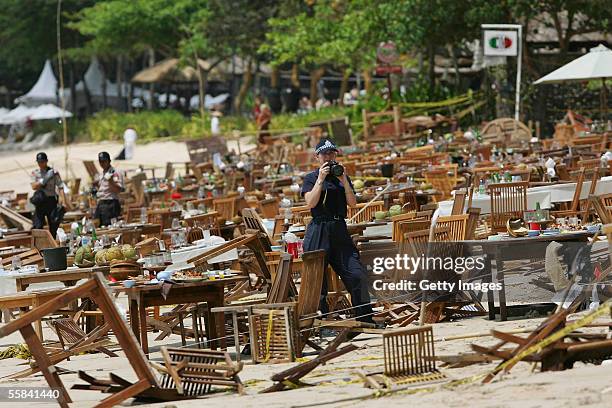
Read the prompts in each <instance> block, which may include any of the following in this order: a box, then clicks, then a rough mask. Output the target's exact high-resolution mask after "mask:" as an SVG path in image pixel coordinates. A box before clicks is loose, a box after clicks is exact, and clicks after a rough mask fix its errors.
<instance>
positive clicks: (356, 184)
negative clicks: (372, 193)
mask: <svg viewBox="0 0 612 408" xmlns="http://www.w3.org/2000/svg"><path fill="white" fill-rule="evenodd" d="M364 186H365V183H364V182H363V180H355V181H354V182H353V187H355V190H362V189H363V187H364Z"/></svg>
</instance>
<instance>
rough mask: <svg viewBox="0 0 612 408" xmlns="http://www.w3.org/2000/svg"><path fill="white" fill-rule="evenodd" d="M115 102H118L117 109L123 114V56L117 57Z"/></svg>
mask: <svg viewBox="0 0 612 408" xmlns="http://www.w3.org/2000/svg"><path fill="white" fill-rule="evenodd" d="M116 79H117V100H118V101H119V106H117V109H119V110H120V111H122V112H125V109H123V106H121V105H123V56H122V55H119V56H118V57H117V78H116Z"/></svg>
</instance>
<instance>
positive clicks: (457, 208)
mask: <svg viewBox="0 0 612 408" xmlns="http://www.w3.org/2000/svg"><path fill="white" fill-rule="evenodd" d="M466 195H467V191H465V190H455V198H454V199H453V209H452V210H451V215H461V214H464V210H463V209H464V207H465V198H466Z"/></svg>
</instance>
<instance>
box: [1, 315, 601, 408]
mask: <svg viewBox="0 0 612 408" xmlns="http://www.w3.org/2000/svg"><path fill="white" fill-rule="evenodd" d="M574 317H575V316H574ZM540 321H541V319H530V320H520V321H510V322H491V321H488V320H486V319H485V318H473V319H469V320H462V321H459V322H453V323H441V324H436V325H434V336H435V338H436V339H440V338H442V337H448V336H452V335H458V334H467V333H478V332H486V331H488V330H490V329H491V328H495V329H498V330H511V329H517V328H533V327H535V326H536V325H537V324H538V323H539V322H540ZM588 330H589V331H593V332H603V331H604V330H605V329H603V328H596V329H595V328H594V329H588ZM523 336H525V335H523ZM51 337H52V335H50V336H49V338H51ZM153 338H154V334H153V333H150V339H151V341H152V340H153ZM21 341H22V340H21V337H20V336H19V335H18V334H14V335H12V336H10V337H8V338H4V339H0V348H4V347H6V346H7V345H9V344H12V343H15V342H21ZM355 343H356V344H357V345H358V346H363V348H362V349H360V350H357V351H355V352H352V353H349V354H347V355H345V356H342V357H340V358H338V359H335V360H332V361H331V362H329V363H328V364H327V365H325V366H322V367H319V368H317V369H316V370H315V371H313V372H312V373H311V374H309V375H308V376H306V377H305V378H304V379H303V380H304V382H306V383H309V384H313V385H315V386H311V387H303V388H299V389H295V390H290V391H284V392H276V393H271V394H258V392H259V391H261V390H262V389H264V388H266V387H268V386H269V385H271V384H272V382H271V381H270V380H269V378H270V376H271V375H272V374H273V373H276V372H279V371H282V370H284V369H286V368H288V367H291V366H292V365H293V364H274V365H270V364H258V365H253V364H250V363H247V364H245V367H244V369H243V371H242V372H241V374H240V377H241V379H242V381H243V382H244V383H245V384H246V386H247V387H246V393H247V395H244V396H238V395H236V394H234V393H231V392H221V393H215V394H212V395H209V396H208V397H206V398H205V399H197V400H189V401H180V402H179V401H175V402H169V403H159V404H154V405H153V406H156V407H166V406H176V407H196V406H202V405H206V406H207V407H230V406H235V407H238V406H240V407H266V408H274V407H289V406H296V407H297V406H308V405H309V404H323V405H320V406H326V407H327V406H333V407H366V406H367V407H396V406H397V407H400V406H423V407H467V406H469V407H482V408H489V407H491V408H493V407H495V408H506V407H508V408H510V407H517V408H526V407H533V408H536V407H538V408H553V407H554V408H559V407H578V406H586V407H610V399H611V398H612V389H610V387H612V364H611V363H612V362H611V361H608V362H607V364H606V363H604V364H603V365H601V366H595V365H585V364H582V363H577V364H576V366H575V368H574V369H571V370H566V371H561V372H546V373H540V372H539V368H538V369H536V370H535V371H532V366H531V364H529V363H523V362H521V363H518V364H517V365H516V366H515V367H514V368H513V369H512V371H511V372H510V373H509V374H508V375H506V376H504V377H497V379H496V380H495V381H494V382H493V383H490V384H485V385H482V384H480V383H478V382H476V383H472V384H468V385H462V386H459V387H457V388H455V389H452V390H451V389H441V390H437V391H435V392H421V393H417V394H413V395H407V394H396V395H390V396H387V397H384V398H378V399H367V400H356V401H346V402H334V401H339V400H341V399H345V398H352V397H359V396H364V397H365V396H368V395H371V394H372V390H369V389H366V388H363V386H362V383H361V381H359V379H358V377H357V376H356V375H355V374H354V371H355V369H363V370H365V371H366V372H371V373H373V372H380V371H382V369H383V356H382V347H381V337H380V336H379V335H368V334H362V335H360V336H359V337H357V339H355ZM470 343H476V344H480V345H491V344H493V343H495V340H493V339H492V338H491V337H481V338H476V339H463V340H451V341H438V342H436V344H435V351H436V354H437V355H452V354H458V353H465V352H469V350H470V348H469V344H470ZM162 344H172V345H174V346H178V345H180V338H179V337H178V336H176V335H175V336H172V337H170V338H169V339H166V341H165V342H163V343H160V342H153V341H152V342H151V345H152V350H155V351H156V350H157V349H158V347H159V346H160V345H162ZM151 358H152V359H153V360H157V361H159V353H158V352H153V353H152V354H151ZM19 363H23V361H22V360H17V359H7V360H3V362H2V364H1V365H0V376H5V375H7V374H9V373H12V372H15V371H17V370H18V369H19V368H18V366H17V364H19ZM59 366H61V367H62V368H65V369H70V370H75V371H76V370H86V371H87V372H88V373H89V374H91V375H93V376H95V377H99V378H108V373H109V372H111V371H112V372H114V373H116V374H118V375H120V376H123V377H125V378H126V379H134V375H133V374H132V371H131V368H130V366H129V364H128V362H127V360H126V359H125V358H124V356H123V355H121V353H120V357H119V358H108V357H104V356H102V355H100V354H93V355H82V356H77V357H73V358H72V359H71V361H65V362H62V363H61V364H59ZM494 367H495V364H493V363H490V364H479V365H473V366H469V367H465V368H457V369H447V368H442V369H441V371H442V372H443V373H444V374H445V375H446V376H447V377H448V378H451V379H460V378H466V377H470V376H472V375H476V374H481V373H486V372H488V371H489V370H491V369H492V368H494ZM61 378H62V380H63V381H64V383H65V385H66V386H67V388H69V387H70V386H71V385H72V384H75V383H82V381H80V380H79V379H78V378H77V375H76V374H70V373H69V374H63V375H62V376H61ZM9 385H16V386H45V385H46V383H45V381H44V379H43V377H42V376H41V375H35V376H31V377H28V378H26V379H22V380H19V381H17V382H14V381H11V382H7V381H6V380H2V381H0V387H5V386H9ZM421 386H428V384H422V385H417V386H416V387H421ZM606 389H607V391H605V390H606ZM604 391H605V392H604ZM69 393H70V395H71V396H72V398H73V400H74V404H72V406H75V407H87V406H91V405H93V404H94V403H95V402H96V401H99V400H100V399H102V398H103V397H104V396H105V395H107V394H101V393H99V392H96V391H75V390H69ZM124 404H125V405H130V404H131V400H129V401H127V402H125V403H124ZM45 405H49V406H52V405H51V404H44V405H43V404H36V406H45ZM2 406H3V407H4V406H5V404H2ZM6 406H8V405H6Z"/></svg>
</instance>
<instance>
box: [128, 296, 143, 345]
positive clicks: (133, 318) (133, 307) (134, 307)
mask: <svg viewBox="0 0 612 408" xmlns="http://www.w3.org/2000/svg"><path fill="white" fill-rule="evenodd" d="M129 307H130V326H132V332H133V333H134V336H135V337H136V339H137V340H138V342H139V343H142V342H141V341H140V324H139V323H140V322H139V315H138V301H137V300H136V299H129Z"/></svg>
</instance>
